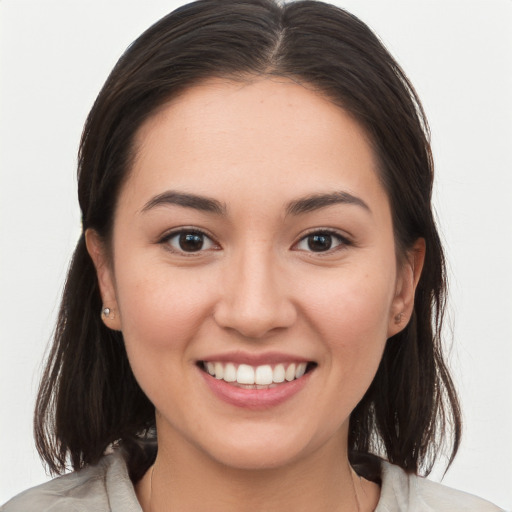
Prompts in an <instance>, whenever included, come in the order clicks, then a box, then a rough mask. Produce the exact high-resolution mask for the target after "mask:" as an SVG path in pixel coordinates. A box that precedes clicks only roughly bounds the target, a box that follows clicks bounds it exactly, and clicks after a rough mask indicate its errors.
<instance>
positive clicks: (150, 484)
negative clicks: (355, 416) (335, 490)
mask: <svg viewBox="0 0 512 512" xmlns="http://www.w3.org/2000/svg"><path fill="white" fill-rule="evenodd" d="M349 468H350V465H349ZM154 472H155V465H154V464H153V467H152V468H151V474H150V475H149V512H153V473H154ZM350 481H351V482H352V490H353V491H354V498H355V501H356V506H357V512H361V503H360V502H359V496H358V494H357V491H356V484H355V482H354V474H353V470H352V468H350ZM359 483H360V485H361V487H362V484H361V477H359ZM363 491H364V489H363Z"/></svg>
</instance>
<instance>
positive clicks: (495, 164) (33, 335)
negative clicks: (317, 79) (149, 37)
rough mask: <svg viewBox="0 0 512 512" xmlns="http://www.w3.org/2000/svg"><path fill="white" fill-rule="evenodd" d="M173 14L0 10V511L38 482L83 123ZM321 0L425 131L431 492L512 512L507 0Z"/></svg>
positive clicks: (76, 7)
mask: <svg viewBox="0 0 512 512" xmlns="http://www.w3.org/2000/svg"><path fill="white" fill-rule="evenodd" d="M180 3H182V2H177V1H170V0H168V1H162V0H153V1H152V2H146V1H143V0H137V1H135V0H130V1H127V0H124V1H112V0H110V1H105V0H101V1H100V0H88V1H87V2H83V1H80V2H79V1H75V0H71V1H70V0H46V1H44V2H42V1H40V0H0V20H1V21H0V23H1V26H0V31H1V32H0V37H1V40H0V41H1V63H0V64H1V67H0V72H1V78H0V80H1V82H0V83H1V104H0V108H1V110H0V116H1V125H0V126H1V133H0V144H1V146H0V337H1V338H0V343H1V344H0V351H1V352H0V411H1V413H0V503H2V502H4V501H5V500H7V499H8V498H9V497H11V496H12V495H14V494H15V493H18V492H20V491H21V490H23V489H25V488H27V487H29V486H32V485H35V484H37V483H40V482H42V481H44V480H45V479H46V478H47V477H46V476H45V474H44V472H43V470H42V468H41V465H40V463H39V460H38V457H37V455H36V454H35V450H34V448H33V441H32V424H31V422H32V409H33V404H34V396H35V389H36V386H37V382H38V378H39V372H40V364H41V359H42V357H43V353H44V351H45V347H46V344H47V341H48V340H49V338H50V336H51V330H52V326H53V323H54V319H55V316H56V311H57V306H58V301H59V295H60V291H61V288H62V283H63V279H64V277H65V274H66V267H67V263H68V260H69V257H70V254H71V251H72V248H73V247H74V244H75V242H76V239H77V238H78V235H79V229H80V220H79V212H78V206H77V201H76V192H75V189H76V180H75V168H76V151H77V147H78V141H79V137H80V133H81V129H82V126H83V122H84V120H85V117H86V115H87V112H88V110H89V109H90V107H91V106H92V102H93V100H94V98H95V96H96V94H97V93H98V91H99V89H100V87H101V85H102V83H103V81H104V80H105V78H106V76H107V74H108V72H109V71H110V69H111V68H112V66H113V65H114V63H115V62H116V60H117V59H118V57H119V56H120V55H121V53H122V51H123V50H124V48H125V47H126V46H127V45H128V44H129V43H130V42H131V41H132V40H134V39H135V38H136V37H137V36H138V35H139V34H140V33H141V32H142V31H143V30H144V29H145V28H147V27H148V26H149V25H150V24H151V23H153V22H154V21H156V20H157V19H159V18H160V17H161V16H163V15H164V14H166V13H167V12H169V11H170V10H172V9H173V8H174V7H176V6H177V5H179V4H180ZM336 3H337V4H339V5H341V6H344V7H346V8H348V9H349V10H350V11H352V12H353V13H354V14H356V15H358V16H360V17H361V18H362V19H363V20H364V21H365V22H367V23H368V24H369V25H370V26H371V27H372V28H373V29H374V30H376V32H377V33H378V34H379V35H380V37H381V38H382V40H383V41H384V43H385V44H386V45H387V46H388V48H389V49H390V50H391V52H392V53H393V54H394V55H395V56H396V57H397V59H398V61H399V62H400V63H401V64H402V66H403V67H404V68H405V70H406V72H407V74H408V75H409V77H410V78H411V79H412V81H413V83H414V84H415V86H416V88H417V90H418V92H419V94H420V97H421V98H422V100H423V102H424V106H425V108H426V111H427V115H428V117H429V119H430V123H431V128H432V133H433V148H434V156H435V159H436V165H437V168H436V169H437V177H436V179H437V183H436V193H435V204H436V209H437V212H438V216H439V223H440V228H441V231H442V233H443V239H444V241H445V244H446V250H447V256H448V260H449V268H450V277H451V302H450V304H451V315H450V316H451V318H452V320H453V329H454V336H453V339H454V343H453V349H452V351H451V356H452V357H451V362H452V366H453V369H454V377H455V380H456V382H457V385H458V388H459V390H460V393H461V398H462V402H463V407H464V417H465V436H464V442H463V445H462V448H461V450H460V454H459V456H458V458H457V459H456V462H455V463H454V465H453V466H452V468H451V469H450V471H449V472H448V474H447V475H446V477H445V478H444V483H446V484H448V485H450V486H453V487H457V488H459V489H464V490H467V491H469V492H472V493H474V494H478V495H481V496H483V497H486V498H487V499H490V500H492V501H494V502H496V503H497V504H499V505H501V506H502V507H504V508H506V509H512V489H511V487H512V485H511V484H512V391H511V390H512V371H511V370H512V322H511V316H512V270H511V266H512V226H511V223H512V222H511V221H512V157H511V153H512V151H511V150H512V2H511V1H510V0H480V1H470V0H461V1H456V0H437V1H436V0H430V1H427V0H422V1H419V0H418V1H415V0H408V1H396V0H395V1H389V0H388V1H386V0H379V1H369V0H347V1H345V2H336ZM441 475H442V472H441V471H440V470H437V471H436V472H435V474H434V475H433V477H434V478H436V479H439V478H440V477H441Z"/></svg>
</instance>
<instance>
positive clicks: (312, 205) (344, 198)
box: [286, 192, 372, 215]
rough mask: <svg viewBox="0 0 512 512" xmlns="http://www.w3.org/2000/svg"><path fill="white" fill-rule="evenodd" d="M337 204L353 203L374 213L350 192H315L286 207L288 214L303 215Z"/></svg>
mask: <svg viewBox="0 0 512 512" xmlns="http://www.w3.org/2000/svg"><path fill="white" fill-rule="evenodd" d="M335 204H351V205H356V206H360V207H361V208H363V209H365V210H367V211H368V212H369V213H372V211H371V210H370V207H369V206H368V205H367V204H366V203H365V202H364V201H363V200H362V199H360V198H359V197H356V196H353V195H352V194H349V193H348V192H332V193H329V194H313V195H310V196H307V197H303V198H301V199H297V200H295V201H292V202H291V203H289V204H288V206H287V208H286V214H287V215H301V214H303V213H308V212H312V211H314V210H320V209H321V208H325V207H327V206H332V205H335Z"/></svg>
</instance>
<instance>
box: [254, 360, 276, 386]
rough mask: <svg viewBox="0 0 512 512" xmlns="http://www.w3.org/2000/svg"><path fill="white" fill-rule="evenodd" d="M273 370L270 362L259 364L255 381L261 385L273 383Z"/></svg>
mask: <svg viewBox="0 0 512 512" xmlns="http://www.w3.org/2000/svg"><path fill="white" fill-rule="evenodd" d="M272 379H273V372H272V367H271V366H269V365H268V364H266V365H264V366H258V367H257V368H256V372H255V375H254V383H255V384H259V385H262V386H264V385H266V384H272Z"/></svg>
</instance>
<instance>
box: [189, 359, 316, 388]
mask: <svg viewBox="0 0 512 512" xmlns="http://www.w3.org/2000/svg"><path fill="white" fill-rule="evenodd" d="M197 366H198V367H199V369H200V370H202V371H203V372H205V373H207V374H208V375H210V376H211V377H213V378H215V379H217V380H219V381H224V382H225V383H227V384H230V385H231V386H233V387H237V388H241V389H272V388H276V387H280V386H282V385H284V384H287V383H291V382H294V381H297V380H300V379H302V378H303V377H304V375H306V374H308V373H310V372H311V371H313V369H314V368H316V366H317V363H315V362H314V361H308V362H304V361H290V362H286V363H278V364H263V365H258V366H252V365H249V364H239V363H235V362H224V361H198V363H197Z"/></svg>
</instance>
